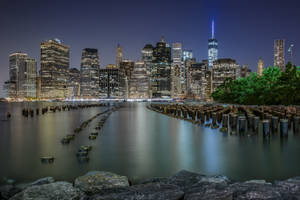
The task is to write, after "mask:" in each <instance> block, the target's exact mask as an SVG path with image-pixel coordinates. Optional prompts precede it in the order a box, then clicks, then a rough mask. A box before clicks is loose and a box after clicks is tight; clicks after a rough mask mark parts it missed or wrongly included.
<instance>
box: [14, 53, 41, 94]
mask: <svg viewBox="0 0 300 200" xmlns="http://www.w3.org/2000/svg"><path fill="white" fill-rule="evenodd" d="M36 77H37V62H36V60H35V59H32V58H29V57H28V58H26V59H25V62H24V64H22V65H20V66H19V76H18V86H17V88H18V91H17V94H18V98H36V86H37V85H36V83H37V82H36V81H37V79H36Z"/></svg>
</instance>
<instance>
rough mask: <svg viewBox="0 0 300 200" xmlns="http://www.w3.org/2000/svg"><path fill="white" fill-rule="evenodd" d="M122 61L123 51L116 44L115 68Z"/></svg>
mask: <svg viewBox="0 0 300 200" xmlns="http://www.w3.org/2000/svg"><path fill="white" fill-rule="evenodd" d="M122 61H123V49H122V47H121V46H120V44H118V46H117V50H116V66H117V67H118V68H119V67H120V64H121V62H122Z"/></svg>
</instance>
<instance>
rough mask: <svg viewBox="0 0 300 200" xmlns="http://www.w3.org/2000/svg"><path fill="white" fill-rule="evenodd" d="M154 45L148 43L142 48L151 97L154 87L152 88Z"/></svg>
mask: <svg viewBox="0 0 300 200" xmlns="http://www.w3.org/2000/svg"><path fill="white" fill-rule="evenodd" d="M153 48H154V47H153V46H152V44H146V45H145V46H144V48H143V49H142V60H143V62H144V65H145V67H146V70H147V77H148V94H149V98H152V89H151V87H150V86H151V73H152V62H153Z"/></svg>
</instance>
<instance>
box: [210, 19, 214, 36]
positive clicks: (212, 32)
mask: <svg viewBox="0 0 300 200" xmlns="http://www.w3.org/2000/svg"><path fill="white" fill-rule="evenodd" d="M211 38H215V21H214V20H212V22H211Z"/></svg>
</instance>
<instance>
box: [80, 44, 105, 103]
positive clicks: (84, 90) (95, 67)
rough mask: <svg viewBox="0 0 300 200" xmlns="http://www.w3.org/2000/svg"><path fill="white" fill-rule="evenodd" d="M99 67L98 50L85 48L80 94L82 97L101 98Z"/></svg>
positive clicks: (82, 60) (82, 59) (81, 68)
mask: <svg viewBox="0 0 300 200" xmlns="http://www.w3.org/2000/svg"><path fill="white" fill-rule="evenodd" d="M99 69H100V64H99V56H98V50H97V49H92V48H85V49H83V51H82V57H81V67H80V96H81V97H82V98H99Z"/></svg>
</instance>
